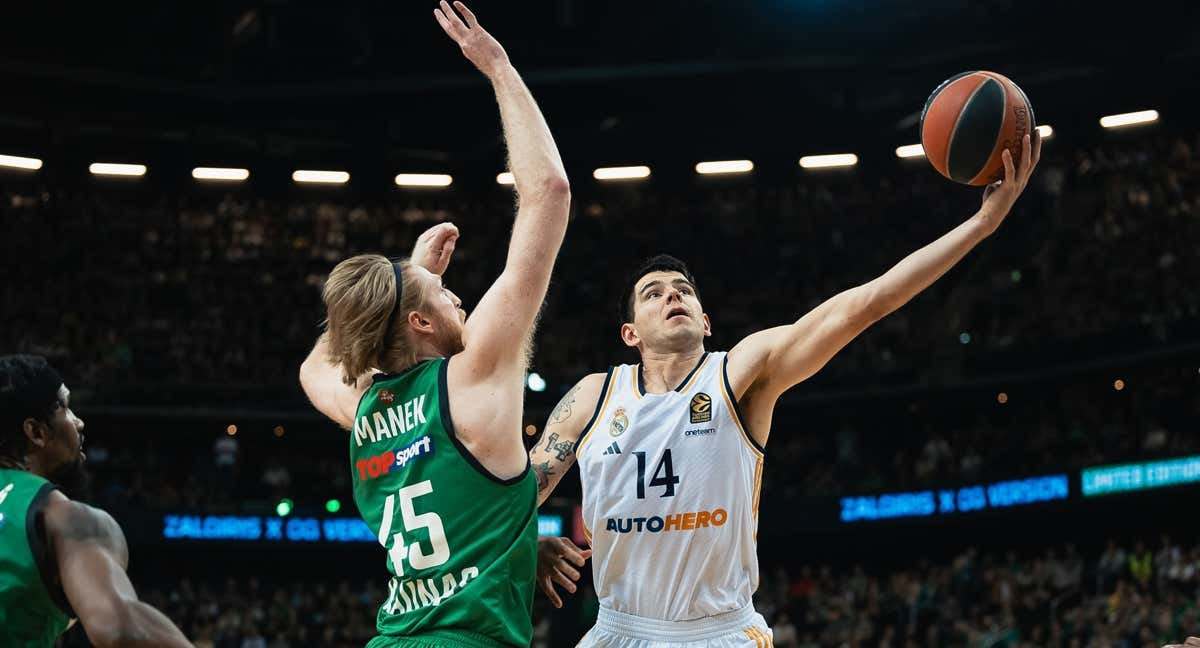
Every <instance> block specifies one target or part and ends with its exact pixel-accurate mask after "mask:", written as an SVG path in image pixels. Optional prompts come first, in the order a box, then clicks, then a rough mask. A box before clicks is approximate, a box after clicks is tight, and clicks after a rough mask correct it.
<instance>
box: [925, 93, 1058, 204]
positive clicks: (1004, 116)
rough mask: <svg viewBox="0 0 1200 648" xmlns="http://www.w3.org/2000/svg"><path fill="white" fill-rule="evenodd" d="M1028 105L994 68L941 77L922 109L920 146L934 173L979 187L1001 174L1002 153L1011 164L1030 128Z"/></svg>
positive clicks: (997, 178)
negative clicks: (1007, 152)
mask: <svg viewBox="0 0 1200 648" xmlns="http://www.w3.org/2000/svg"><path fill="white" fill-rule="evenodd" d="M1034 127H1035V125H1034V121H1033V107H1032V106H1031V105H1030V104H1029V98H1028V97H1026V96H1025V92H1024V91H1022V90H1021V88H1019V87H1017V84H1015V83H1013V82H1012V80H1011V79H1009V78H1008V77H1006V76H1004V75H1002V74H996V73H995V72H978V71H977V72H963V73H962V74H959V75H956V76H953V77H950V78H949V79H947V80H945V81H943V82H942V84H941V85H939V86H938V87H937V88H936V89H934V91H933V94H931V95H929V99H928V100H927V101H926V102H925V108H924V109H923V110H922V111H921V145H922V146H923V147H924V148H925V156H926V158H927V159H928V160H929V162H930V163H931V164H933V168H935V169H937V170H938V173H940V174H942V175H944V176H946V177H947V178H950V179H951V180H953V181H955V182H961V183H962V184H967V185H972V186H976V187H978V186H983V185H986V184H989V183H992V182H996V181H997V180H1002V179H1003V178H1004V161H1003V159H1002V158H1001V154H1002V153H1003V151H1004V149H1006V148H1007V149H1011V150H1012V156H1013V163H1014V164H1015V163H1016V161H1017V160H1018V159H1019V158H1020V156H1021V146H1022V140H1023V138H1024V137H1025V135H1026V134H1029V133H1032V132H1033V129H1034Z"/></svg>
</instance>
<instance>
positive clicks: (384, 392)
mask: <svg viewBox="0 0 1200 648" xmlns="http://www.w3.org/2000/svg"><path fill="white" fill-rule="evenodd" d="M448 364H449V360H446V359H437V360H428V361H425V362H422V363H420V364H418V365H416V366H415V367H413V368H411V369H409V370H407V371H405V372H404V373H401V374H378V375H376V376H375V379H374V382H373V383H372V385H371V386H370V387H369V388H368V389H367V391H366V392H365V393H364V394H363V397H362V400H361V401H360V402H359V404H358V412H357V414H356V416H355V421H354V431H353V433H352V434H351V435H350V469H351V475H352V479H353V483H354V502H355V504H357V505H358V511H359V514H360V515H361V516H362V518H363V521H365V522H366V523H367V527H368V528H370V529H371V531H372V532H373V533H374V534H375V535H376V537H377V538H379V542H380V544H382V545H383V547H384V548H385V549H386V550H387V568H388V571H389V572H391V573H392V578H391V580H390V581H389V582H388V597H387V599H386V600H385V601H384V602H383V605H382V606H381V607H380V608H379V615H378V617H377V619H376V628H377V629H378V631H379V633H380V635H382V636H381V637H378V638H376V640H375V641H372V642H371V644H369V645H370V646H371V647H372V648H375V647H377V646H405V645H414V646H415V645H421V646H426V645H428V646H451V645H453V646H462V647H464V648H491V647H498V646H522V647H524V646H528V645H529V644H530V641H531V640H532V634H533V622H532V612H533V588H534V576H535V573H536V570H537V484H536V479H535V478H534V476H533V473H532V472H531V471H530V470H528V469H526V470H525V472H524V473H522V474H521V475H520V476H518V477H515V478H513V479H509V480H501V479H498V478H496V477H494V476H493V475H492V474H491V473H489V472H488V471H487V470H486V469H485V468H484V467H483V466H482V465H480V464H479V462H478V461H476V460H475V458H474V457H473V456H472V455H471V454H470V452H468V451H467V449H466V448H465V447H463V445H462V444H461V442H459V440H458V438H457V437H456V436H455V434H454V425H453V424H452V423H451V421H450V406H449V394H448V393H447V389H446V367H447V366H448ZM494 406H495V407H520V404H519V403H495V404H494ZM512 432H513V434H514V436H515V435H517V434H519V431H517V430H513V431H512Z"/></svg>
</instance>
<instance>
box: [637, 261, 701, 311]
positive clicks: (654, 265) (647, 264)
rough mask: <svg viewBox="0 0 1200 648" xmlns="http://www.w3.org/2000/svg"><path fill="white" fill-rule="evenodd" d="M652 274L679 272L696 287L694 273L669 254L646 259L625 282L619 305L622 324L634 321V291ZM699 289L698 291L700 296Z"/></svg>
mask: <svg viewBox="0 0 1200 648" xmlns="http://www.w3.org/2000/svg"><path fill="white" fill-rule="evenodd" d="M651 272H678V273H679V274H681V275H683V276H684V278H685V279H687V280H688V282H689V283H691V284H692V287H693V288H695V287H696V278H695V277H693V276H692V271H691V270H688V267H687V264H685V263H684V262H683V261H680V260H679V259H676V258H675V257H673V256H671V255H669V254H659V255H656V256H652V257H650V258H649V259H646V260H645V261H644V262H643V263H642V265H640V266H638V269H637V270H634V271H633V274H631V275H629V279H628V281H626V282H625V292H623V293H621V301H620V303H619V304H618V305H617V308H618V311H619V313H618V314H619V315H620V318H621V323H622V324H624V323H626V322H632V321H633V310H634V309H633V304H634V301H635V299H636V297H637V295H636V294H634V291H635V290H637V284H638V282H639V281H641V280H642V277H645V276H646V275H648V274H650V273H651ZM699 292H700V291H699V289H697V290H696V293H697V295H699Z"/></svg>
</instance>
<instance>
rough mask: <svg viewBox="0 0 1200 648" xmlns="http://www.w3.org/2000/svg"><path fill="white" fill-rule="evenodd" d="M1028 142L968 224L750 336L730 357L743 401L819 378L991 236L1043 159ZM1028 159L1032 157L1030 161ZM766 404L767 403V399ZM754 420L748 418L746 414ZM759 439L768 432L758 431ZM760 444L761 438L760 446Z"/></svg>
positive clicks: (1037, 145) (1037, 141)
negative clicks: (839, 355) (845, 351)
mask: <svg viewBox="0 0 1200 648" xmlns="http://www.w3.org/2000/svg"><path fill="white" fill-rule="evenodd" d="M1028 138H1029V136H1028V135H1027V136H1026V141H1025V143H1024V146H1022V147H1021V163H1020V166H1019V167H1014V163H1013V159H1012V155H1011V153H1010V152H1009V151H1007V150H1006V151H1004V153H1003V157H1004V180H1003V181H1002V182H998V183H995V184H992V185H990V186H989V187H988V188H987V189H986V190H985V192H984V198H983V206H982V207H981V208H980V209H979V211H977V212H976V213H975V214H974V215H973V216H972V217H971V218H970V219H968V220H967V221H966V222H964V223H962V224H961V225H959V226H958V227H955V228H954V229H952V230H950V232H948V233H946V234H945V235H943V236H942V237H941V238H939V239H937V240H936V241H934V242H933V243H930V244H929V245H926V246H925V247H923V248H921V249H919V250H917V251H916V252H913V253H912V254H910V255H908V256H907V257H905V258H904V260H902V261H900V263H897V264H896V265H895V266H893V267H892V268H891V269H890V270H888V271H887V272H886V273H884V274H883V275H882V276H880V277H878V278H876V279H873V280H871V281H869V282H867V283H865V284H863V285H861V286H857V287H855V288H851V289H849V290H847V291H845V292H842V293H840V294H838V295H835V296H834V297H832V298H830V299H829V300H827V301H826V302H824V303H823V304H821V305H820V306H818V307H816V308H815V309H813V310H812V311H810V312H809V313H808V314H807V315H805V316H804V317H801V318H800V320H799V321H797V322H796V323H794V324H790V325H786V326H779V327H776V328H771V329H767V330H765V331H760V332H758V333H754V334H752V335H750V336H749V337H747V338H746V339H744V340H742V341H741V342H740V343H738V345H737V346H736V347H734V348H733V350H732V351H730V354H729V363H730V365H729V372H730V382H731V383H733V384H732V387H733V388H734V391H735V395H736V396H737V397H739V399H740V397H741V396H742V395H743V394H744V393H746V392H747V391H750V390H753V391H754V393H755V398H756V400H758V401H759V402H762V403H766V402H768V401H769V403H770V406H772V407H773V406H774V400H775V398H777V397H778V396H779V395H780V394H782V393H783V392H784V391H786V390H787V389H789V388H791V387H792V386H793V385H795V384H797V383H799V382H801V381H803V380H805V379H807V378H808V377H810V376H812V375H813V374H814V373H816V372H817V371H818V370H819V369H820V368H821V367H823V366H825V363H827V362H829V360H830V359H831V358H832V357H833V356H834V355H835V354H836V353H837V352H838V351H840V350H841V349H842V347H844V346H846V344H848V343H849V342H850V340H853V339H854V338H855V337H857V336H858V335H859V334H860V333H862V332H863V331H864V330H866V328H867V327H868V326H870V325H871V324H874V323H875V322H877V321H879V320H880V319H882V318H883V317H884V316H886V315H888V314H889V313H891V312H893V311H895V310H896V309H898V308H900V307H901V306H903V305H904V304H906V303H908V301H909V300H910V299H912V298H913V297H915V296H916V295H917V294H918V293H920V292H921V291H922V290H925V289H926V288H927V287H929V286H930V285H931V284H932V283H933V282H934V281H937V279H938V278H939V277H941V276H942V275H943V274H945V273H946V271H947V270H949V269H950V268H952V267H954V265H955V264H956V263H958V262H959V260H961V259H962V258H963V257H964V256H966V254H967V252H970V251H971V249H972V248H974V247H975V246H976V245H978V244H979V242H980V241H982V240H983V239H985V238H987V237H988V236H990V235H991V234H992V233H993V232H995V231H996V229H997V228H998V227H999V226H1000V224H1001V223H1002V222H1003V221H1004V218H1005V217H1006V216H1007V215H1008V212H1009V210H1010V209H1011V208H1012V206H1013V203H1014V202H1016V200H1017V197H1018V196H1020V195H1021V192H1022V191H1023V190H1024V189H1025V185H1026V183H1028V181H1029V176H1030V174H1031V173H1033V169H1034V167H1035V166H1036V165H1037V161H1038V158H1039V157H1040V154H1041V138H1040V137H1038V136H1036V135H1035V136H1034V138H1033V145H1032V146H1030V142H1029V139H1028ZM1031 156H1032V157H1031ZM764 397H765V398H764ZM751 416H752V417H753V415H751ZM755 433H756V436H758V435H765V433H766V431H765V430H755ZM759 441H760V442H762V441H765V437H763V438H762V439H759Z"/></svg>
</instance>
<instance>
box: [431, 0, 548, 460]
mask: <svg viewBox="0 0 1200 648" xmlns="http://www.w3.org/2000/svg"><path fill="white" fill-rule="evenodd" d="M455 10H457V13H456V12H455ZM460 15H461V17H460ZM434 16H435V17H436V18H437V21H438V24H440V25H441V26H442V29H443V30H444V31H445V32H446V34H447V35H448V36H450V38H451V39H453V40H454V42H455V43H457V44H458V46H459V48H460V49H461V50H462V53H463V55H464V56H465V57H466V58H467V59H468V60H469V61H470V62H471V63H472V64H474V65H475V67H476V68H478V69H479V71H480V72H482V73H483V74H484V76H485V77H487V79H488V80H489V81H490V82H491V84H492V89H493V90H494V91H495V96H496V102H497V103H498V104H499V107H500V121H501V124H502V126H503V131H504V142H505V145H506V146H507V148H508V158H509V159H508V165H509V170H510V171H511V172H512V174H513V184H514V187H515V189H516V193H517V214H516V217H515V219H514V220H513V229H512V236H511V238H510V240H509V244H508V255H507V258H506V259H505V263H504V269H503V270H502V271H501V272H500V275H499V276H498V277H497V278H496V280H495V282H494V283H492V285H491V286H490V287H489V288H488V289H487V291H486V292H485V293H484V295H483V297H482V298H480V300H479V303H478V304H477V305H476V307H475V309H474V311H473V312H472V313H471V316H470V317H469V318H468V319H467V322H466V324H464V326H463V346H464V350H463V351H462V352H460V353H459V354H457V355H455V356H454V357H453V358H452V359H451V361H450V363H449V365H448V366H447V369H446V375H447V381H448V383H449V387H450V389H451V393H452V394H453V397H452V398H451V401H450V403H451V405H450V407H451V409H452V410H453V412H452V417H453V420H454V422H455V425H456V427H459V429H460V431H461V432H462V433H463V435H464V437H469V438H464V443H465V444H466V445H467V446H468V447H469V448H470V449H471V450H472V452H481V453H482V454H484V455H489V456H492V457H503V458H504V460H505V463H507V461H508V460H510V459H515V460H517V461H519V463H521V464H524V463H525V446H524V442H523V441H522V439H521V429H520V428H521V426H520V415H521V408H520V402H521V399H522V398H523V396H524V376H525V370H526V368H527V366H528V360H529V357H528V356H529V351H530V339H531V337H532V334H533V330H534V325H535V322H536V320H537V316H538V313H539V312H540V311H541V307H542V302H543V301H544V300H545V298H546V291H547V289H548V288H549V286H550V273H551V271H552V270H553V269H554V260H555V258H556V257H557V256H558V251H559V248H560V247H561V246H562V241H563V236H564V235H565V234H566V231H567V220H568V217H569V215H570V206H571V191H570V184H569V182H568V180H567V172H566V170H565V169H564V168H563V163H562V159H561V158H560V156H559V153H558V147H557V146H556V145H555V143H554V137H553V135H551V133H550V127H549V126H548V125H547V124H546V119H545V118H544V117H543V116H542V112H541V110H540V109H539V108H538V105H537V102H536V101H534V98H533V95H532V94H531V93H530V91H529V88H528V87H526V85H525V82H524V81H523V80H521V76H520V75H519V74H518V73H517V70H516V68H514V67H513V65H512V63H511V62H510V61H509V59H508V54H506V53H505V51H504V48H503V47H502V46H501V45H500V43H499V42H498V41H497V40H496V39H495V38H493V37H492V36H491V34H489V33H488V32H487V31H486V30H485V29H484V28H483V27H482V26H481V25H480V24H479V22H478V20H477V19H476V18H475V15H474V14H473V13H471V10H470V9H468V8H467V7H466V6H465V5H464V4H463V3H461V2H455V3H454V9H451V7H450V5H449V4H447V3H446V2H444V1H443V2H442V3H441V8H440V9H436V10H434ZM456 402H458V403H464V405H463V406H461V407H457V406H456V405H455V403H456ZM497 402H501V403H511V406H507V405H506V406H496V405H495V403H497ZM473 403H478V404H480V405H479V406H471V404H473ZM514 414H515V415H516V416H515V418H516V420H515V421H513V420H512V419H513V418H514V416H513V415H514ZM461 423H465V425H460V424H461Z"/></svg>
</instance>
